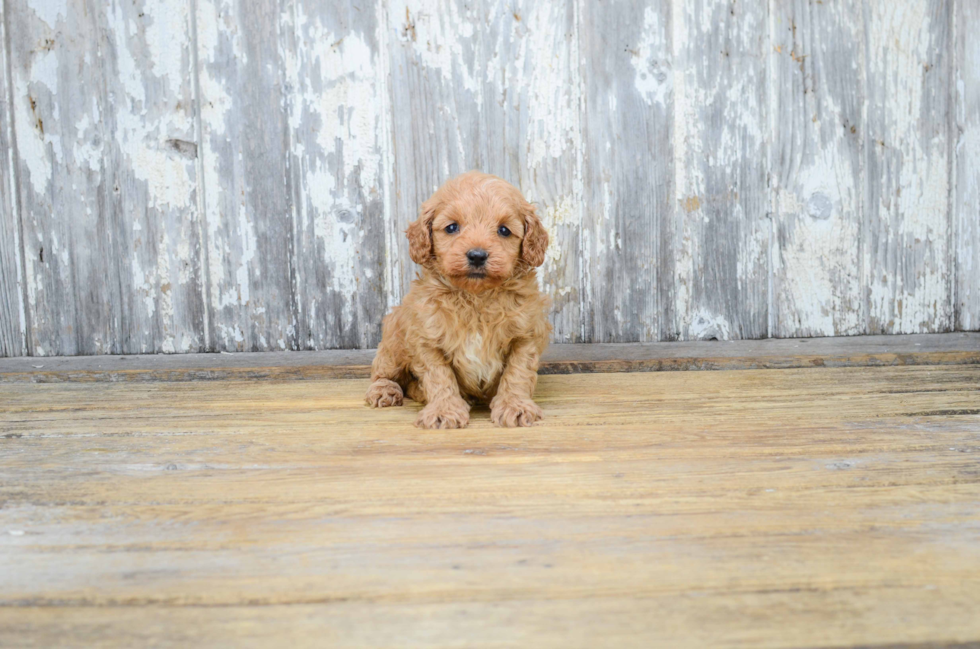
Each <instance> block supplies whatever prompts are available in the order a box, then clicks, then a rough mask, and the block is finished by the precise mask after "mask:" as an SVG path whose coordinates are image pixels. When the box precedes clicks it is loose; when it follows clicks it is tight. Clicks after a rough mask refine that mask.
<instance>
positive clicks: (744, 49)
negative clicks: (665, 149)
mask: <svg viewBox="0 0 980 649" xmlns="http://www.w3.org/2000/svg"><path fill="white" fill-rule="evenodd" d="M672 7H673V10H672V13H671V16H672V20H673V30H672V35H673V45H674V121H673V124H674V134H673V141H674V157H675V169H676V174H677V176H676V181H675V182H676V199H677V205H676V209H675V210H673V214H672V216H671V217H670V220H669V222H668V227H667V228H666V234H664V237H665V243H664V245H665V246H668V250H669V251H670V254H665V255H664V256H663V258H662V259H663V262H664V268H663V269H662V270H661V276H663V277H665V278H671V282H670V283H669V284H668V287H667V290H666V291H664V293H662V295H661V299H660V302H661V307H662V308H663V310H664V313H665V315H664V317H665V321H666V323H667V324H666V330H665V331H663V332H662V335H661V339H663V340H677V339H681V340H708V339H711V338H715V339H718V340H729V339H738V338H761V337H764V336H766V335H767V332H768V316H769V260H768V256H769V245H768V244H769V224H768V221H767V220H766V215H767V213H768V210H769V190H768V187H767V178H766V160H767V147H766V140H767V137H766V132H767V130H768V124H769V119H768V117H767V111H768V101H767V82H768V79H767V73H766V65H767V63H766V61H767V56H768V51H769V48H768V40H769V39H768V33H769V25H768V21H767V20H766V16H767V3H766V2H762V1H761V0H750V1H748V2H737V3H736V2H731V1H730V0H697V1H694V2H691V1H685V0H674V3H673V5H672ZM668 241H669V242H668Z"/></svg>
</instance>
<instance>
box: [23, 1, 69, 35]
mask: <svg viewBox="0 0 980 649" xmlns="http://www.w3.org/2000/svg"><path fill="white" fill-rule="evenodd" d="M27 6H28V7H30V8H31V10H32V11H33V12H34V13H35V14H36V15H37V17H38V18H40V19H41V20H42V21H44V23H45V24H46V25H47V26H48V27H50V28H51V29H54V28H55V27H57V26H58V23H59V22H61V21H62V20H64V19H65V18H67V17H68V0H28V1H27Z"/></svg>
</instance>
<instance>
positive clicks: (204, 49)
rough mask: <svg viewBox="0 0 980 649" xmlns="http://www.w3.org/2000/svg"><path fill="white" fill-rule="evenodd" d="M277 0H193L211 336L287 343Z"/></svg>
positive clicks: (215, 340) (221, 341) (287, 211)
mask: <svg viewBox="0 0 980 649" xmlns="http://www.w3.org/2000/svg"><path fill="white" fill-rule="evenodd" d="M280 18H281V16H280V7H279V5H278V3H265V2H261V3H253V2H246V0H198V2H197V7H196V27H197V39H198V77H199V79H198V81H199V96H198V100H199V103H200V111H201V112H200V119H201V152H200V153H201V156H202V159H201V166H202V169H203V171H202V180H203V184H204V204H205V207H204V215H205V219H206V224H207V227H206V228H205V239H206V243H207V252H206V259H207V265H208V271H207V272H208V286H207V287H206V293H207V294H208V299H209V301H210V309H211V312H210V316H209V318H210V326H211V329H212V332H211V334H210V339H211V341H212V344H213V348H214V349H216V350H229V351H262V350H277V349H296V348H298V341H297V339H296V308H295V302H294V297H293V296H294V293H293V227H294V225H293V214H292V209H293V207H292V205H291V202H290V190H289V187H288V183H289V173H288V169H287V165H288V157H289V155H288V154H289V146H288V130H289V124H288V120H287V114H286V111H287V108H286V103H285V98H284V92H283V80H284V70H283V61H282V57H281V50H280V46H281V43H280Z"/></svg>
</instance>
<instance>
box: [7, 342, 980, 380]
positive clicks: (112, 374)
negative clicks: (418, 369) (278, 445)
mask: <svg viewBox="0 0 980 649" xmlns="http://www.w3.org/2000/svg"><path fill="white" fill-rule="evenodd" d="M373 358H374V350H373V349H363V350H327V351H310V352H250V353H240V354H229V353H221V354H176V355H164V354H159V355H136V356H134V355H129V356H67V357H22V358H6V359H0V383H58V382H65V381H77V382H88V381H109V382H118V381H207V380H226V379H301V380H302V379H305V380H311V379H325V378H348V379H350V378H366V377H368V376H369V375H370V367H371V360H372V359H373ZM974 364H980V333H963V332H959V333H947V334H914V335H898V336H854V337H846V338H797V339H767V340H739V341H731V342H718V341H697V342H673V343H598V344H557V345H551V347H549V348H548V350H547V352H545V355H544V358H543V359H542V363H541V368H540V370H539V373H540V374H579V373H597V372H658V371H680V370H749V369H790V368H803V367H867V366H888V365H974Z"/></svg>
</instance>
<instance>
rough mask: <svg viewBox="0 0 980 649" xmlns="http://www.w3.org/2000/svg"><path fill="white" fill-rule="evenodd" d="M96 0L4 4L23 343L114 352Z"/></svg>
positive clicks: (37, 349)
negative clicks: (19, 222) (23, 286)
mask: <svg viewBox="0 0 980 649" xmlns="http://www.w3.org/2000/svg"><path fill="white" fill-rule="evenodd" d="M98 7H99V5H98V3H94V2H91V1H90V0H66V1H64V2H46V1H43V0H31V1H30V2H17V3H7V12H8V15H7V27H8V31H7V34H8V37H9V39H10V44H9V47H10V56H11V69H12V79H11V81H12V84H13V104H14V106H13V122H14V133H15V136H16V151H17V160H16V162H15V165H16V172H15V173H16V177H17V182H18V186H19V188H18V194H19V198H20V215H21V219H22V221H23V233H24V240H23V254H24V261H25V282H26V288H27V291H26V300H27V304H26V308H27V311H28V315H27V321H28V324H29V330H28V336H27V340H28V349H29V352H30V353H32V354H35V355H38V356H44V355H64V354H102V353H111V352H118V351H120V348H119V322H118V319H116V318H114V316H113V314H112V312H111V309H110V305H112V304H117V303H118V297H119V291H118V289H119V287H118V284H115V283H114V282H113V281H112V275H111V273H110V267H111V264H112V261H111V260H112V255H113V249H112V245H111V242H110V237H109V231H110V229H111V227H112V220H111V215H110V210H109V209H107V202H108V200H109V197H108V193H109V192H110V191H112V189H111V188H109V187H107V178H108V177H107V174H106V170H105V167H104V162H103V152H104V142H105V139H106V137H107V134H106V132H105V128H104V126H103V116H104V115H105V112H106V100H105V95H104V93H105V83H104V80H103V77H102V74H103V68H102V65H101V58H100V57H101V53H100V47H101V45H102V40H101V34H100V28H99V18H100V12H99V10H98Z"/></svg>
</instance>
